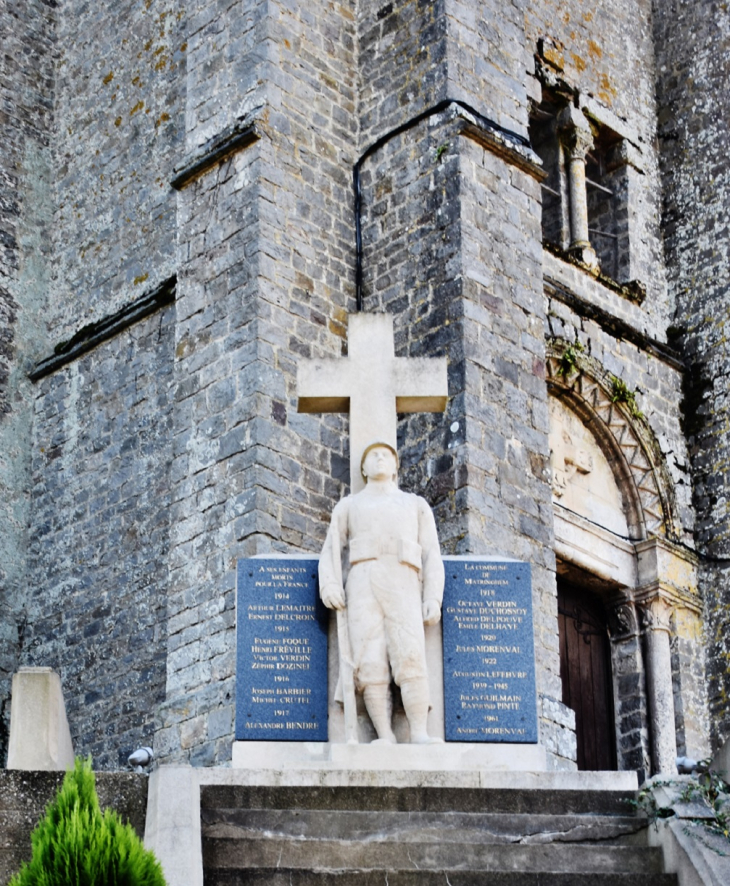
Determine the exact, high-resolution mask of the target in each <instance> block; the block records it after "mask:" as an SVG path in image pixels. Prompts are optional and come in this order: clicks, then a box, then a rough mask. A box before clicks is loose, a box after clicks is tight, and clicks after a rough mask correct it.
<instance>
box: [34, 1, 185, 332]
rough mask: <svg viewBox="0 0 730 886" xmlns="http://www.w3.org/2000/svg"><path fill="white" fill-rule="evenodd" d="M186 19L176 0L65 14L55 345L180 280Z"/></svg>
mask: <svg viewBox="0 0 730 886" xmlns="http://www.w3.org/2000/svg"><path fill="white" fill-rule="evenodd" d="M186 21H187V12H186V11H184V10H183V7H182V6H181V4H180V3H178V2H177V0H154V2H150V0H119V2H115V3H111V4H107V3H101V4H99V3H91V4H90V3H87V2H84V0H67V2H64V3H63V4H62V6H61V10H60V14H59V31H58V54H59V58H58V66H57V82H56V96H55V118H56V131H55V139H54V142H55V144H54V149H55V163H56V168H55V170H54V183H55V188H56V206H55V215H54V223H55V230H56V237H55V239H54V247H55V262H54V280H53V291H54V296H55V297H54V298H53V299H52V300H50V301H49V304H48V309H49V312H50V313H51V316H52V317H53V321H54V337H55V339H56V340H55V341H54V345H55V344H56V343H57V341H58V340H59V339H64V338H70V337H71V335H72V334H73V333H74V332H75V331H76V330H77V329H78V328H79V327H80V326H83V325H84V324H86V323H89V322H93V321H95V320H99V319H101V318H103V317H104V316H106V315H107V314H109V313H112V312H113V311H115V310H117V309H118V308H120V307H122V306H123V305H126V304H128V303H129V302H131V301H133V300H134V299H135V298H138V297H139V296H140V295H141V294H142V293H143V292H144V291H145V290H147V289H148V288H149V287H150V286H154V285H155V284H157V283H159V282H160V281H161V280H164V279H166V278H167V277H169V276H171V275H172V273H174V269H175V246H174V243H175V228H176V218H175V194H174V191H173V190H172V188H171V187H170V184H169V182H170V178H171V174H172V169H173V167H174V165H175V163H176V162H177V160H178V159H179V155H180V154H181V151H182V144H181V137H182V133H183V132H184V125H183V124H184V116H185V112H186V111H185V108H186V105H185V71H186V58H187V48H188V47H187V45H186V36H185V33H184V32H185V29H186Z"/></svg>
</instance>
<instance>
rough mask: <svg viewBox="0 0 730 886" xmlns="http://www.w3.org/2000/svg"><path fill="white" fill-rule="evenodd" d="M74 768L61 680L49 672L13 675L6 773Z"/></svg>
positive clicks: (27, 671) (35, 670) (34, 670)
mask: <svg viewBox="0 0 730 886" xmlns="http://www.w3.org/2000/svg"><path fill="white" fill-rule="evenodd" d="M73 764H74V752H73V745H72V744H71V732H70V730H69V728H68V720H67V719H66V706H65V705H64V702H63V691H62V689H61V678H60V677H59V676H58V674H57V673H55V671H53V670H52V669H51V668H21V669H20V670H19V671H18V673H17V674H14V675H13V688H12V697H11V708H10V745H9V748H8V765H7V768H8V769H41V770H51V771H61V772H63V771H64V770H66V769H70V768H71V767H73Z"/></svg>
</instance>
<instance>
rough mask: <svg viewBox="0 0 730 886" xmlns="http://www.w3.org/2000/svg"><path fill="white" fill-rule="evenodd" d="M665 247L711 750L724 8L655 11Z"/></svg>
mask: <svg viewBox="0 0 730 886" xmlns="http://www.w3.org/2000/svg"><path fill="white" fill-rule="evenodd" d="M655 33H656V41H657V47H658V58H657V64H658V71H659V83H658V90H657V91H658V97H659V144H660V148H661V154H662V174H663V177H664V184H665V202H664V223H665V225H664V231H665V248H666V256H667V263H668V266H669V275H670V281H671V291H672V295H673V296H674V298H675V299H676V302H677V316H676V321H675V327H674V329H673V333H674V335H675V336H676V337H677V344H678V345H679V346H680V347H681V348H682V351H683V353H684V356H685V360H686V362H687V365H688V373H687V377H686V387H685V390H684V399H683V403H682V409H683V419H684V423H683V429H684V433H685V434H686V436H687V440H688V445H689V452H690V457H691V462H692V473H693V481H694V506H695V508H696V511H697V543H698V548H699V550H700V553H701V554H702V555H703V559H702V567H701V588H702V591H703V593H704V597H705V605H706V627H707V638H706V639H707V647H708V654H709V661H710V670H709V694H710V710H711V714H712V720H713V736H712V738H713V745H714V746H717V745H719V744H720V743H721V742H722V741H723V740H726V739H727V738H728V736H729V735H730V712H729V711H730V709H729V708H728V704H727V699H728V694H729V693H730V646H729V645H728V644H729V643H730V594H729V593H728V571H729V570H730V502H729V501H728V496H727V484H728V456H729V455H730V449H729V447H730V438H729V437H728V433H727V419H728V406H727V403H728V383H727V373H728V366H727V353H726V351H727V348H726V342H727V335H728V320H727V298H728V280H727V265H728V259H729V258H730V256H729V255H728V238H727V232H728V229H729V226H730V163H729V162H728V156H727V145H728V137H729V132H728V118H727V111H726V109H725V107H724V104H723V101H724V99H725V98H726V96H727V83H728V76H729V75H730V68H729V64H730V63H729V61H728V59H729V58H730V55H729V54H728V49H729V48H730V17H728V13H727V9H725V8H724V7H723V6H722V5H721V4H716V3H711V2H704V0H701V2H697V3H687V2H681V0H666V2H664V3H659V4H656V15H655Z"/></svg>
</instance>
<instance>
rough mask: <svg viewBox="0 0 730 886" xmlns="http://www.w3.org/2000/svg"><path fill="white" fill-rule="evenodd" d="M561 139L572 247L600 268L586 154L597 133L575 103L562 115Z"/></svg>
mask: <svg viewBox="0 0 730 886" xmlns="http://www.w3.org/2000/svg"><path fill="white" fill-rule="evenodd" d="M558 129H559V132H560V141H561V143H562V145H563V148H564V150H565V154H566V159H567V161H568V162H567V165H568V193H569V195H570V247H569V251H570V253H571V254H572V255H574V256H575V257H576V258H577V259H578V260H579V261H581V262H582V263H583V264H584V265H586V266H587V267H588V268H590V269H591V270H592V271H595V272H597V271H598V270H599V266H598V256H597V255H596V252H595V250H594V249H593V247H592V246H591V243H590V240H589V239H588V201H587V199H586V154H587V153H588V151H589V150H590V149H591V148H592V147H593V133H592V132H591V127H590V125H589V123H588V120H587V119H586V118H585V116H584V115H583V114H582V113H581V111H579V110H578V109H577V108H574V107H573V106H572V105H568V107H566V108H564V109H563V110H562V111H561V112H560V115H559V117H558Z"/></svg>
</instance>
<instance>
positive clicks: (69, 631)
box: [23, 307, 175, 769]
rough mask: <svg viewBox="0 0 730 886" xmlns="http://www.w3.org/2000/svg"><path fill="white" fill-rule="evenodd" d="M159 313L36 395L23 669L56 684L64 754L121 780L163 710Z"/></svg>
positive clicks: (163, 372) (165, 357)
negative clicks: (65, 737)
mask: <svg viewBox="0 0 730 886" xmlns="http://www.w3.org/2000/svg"><path fill="white" fill-rule="evenodd" d="M174 319H175V313H174V309H173V308H170V307H168V308H165V309H163V310H162V311H159V312H158V313H156V314H153V315H152V316H150V317H148V318H147V319H146V320H143V321H141V322H139V323H136V324H134V325H133V326H130V327H129V328H128V329H127V330H125V331H123V332H122V333H120V334H119V335H118V336H116V337H115V338H113V339H111V340H110V341H109V342H106V343H103V344H101V345H99V346H98V347H97V348H96V349H94V350H93V351H91V352H90V353H88V354H86V355H84V356H82V357H80V358H79V359H78V360H75V361H73V362H71V363H70V364H68V365H67V366H66V367H64V368H61V369H59V370H58V371H56V372H55V373H53V374H52V375H50V376H47V377H46V378H44V379H42V380H41V381H39V382H38V385H37V399H36V406H35V422H34V429H33V493H32V524H31V538H32V544H31V549H30V555H29V557H30V562H31V564H32V566H31V571H30V575H29V581H28V586H29V591H28V604H27V605H28V622H29V624H28V629H27V631H26V636H25V643H24V648H23V663H24V664H31V665H39V666H43V667H52V668H54V669H55V670H57V671H58V673H59V674H60V676H61V682H62V685H63V689H64V696H65V702H66V710H67V716H68V720H69V725H70V728H71V733H72V737H73V741H74V747H75V750H76V752H77V753H81V754H91V755H92V757H93V759H94V765H95V767H98V768H99V769H108V768H112V769H117V768H124V766H125V764H126V759H127V757H128V756H129V754H130V753H131V752H132V751H133V750H135V748H137V747H139V746H140V745H146V744H151V743H152V740H153V735H154V718H155V711H156V709H157V707H158V706H159V705H160V704H161V702H162V701H163V699H164V690H165V659H166V653H165V641H166V634H167V601H166V587H167V582H168V566H167V556H168V551H169V545H170V541H169V537H170V488H171V483H170V465H171V457H170V456H171V451H170V448H171V447H170V440H171V424H172V417H171V408H172V399H173V398H172V393H173V391H172V383H173V376H172V347H173V337H174Z"/></svg>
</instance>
